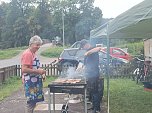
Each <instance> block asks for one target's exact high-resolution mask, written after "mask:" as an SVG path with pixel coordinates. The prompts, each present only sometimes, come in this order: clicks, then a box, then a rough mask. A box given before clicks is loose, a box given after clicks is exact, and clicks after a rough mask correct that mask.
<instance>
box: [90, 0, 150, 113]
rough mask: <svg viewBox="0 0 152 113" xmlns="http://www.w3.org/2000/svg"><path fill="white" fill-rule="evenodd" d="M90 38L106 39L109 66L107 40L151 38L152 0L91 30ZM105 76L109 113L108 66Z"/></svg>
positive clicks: (147, 0) (145, 0) (145, 1)
mask: <svg viewBox="0 0 152 113" xmlns="http://www.w3.org/2000/svg"><path fill="white" fill-rule="evenodd" d="M90 38H107V48H108V49H107V50H108V51H107V58H108V60H107V64H109V48H110V47H109V39H113V38H118V39H124V38H142V39H146V38H152V0H144V1H143V2H141V3H139V4H137V5H136V6H134V7H132V8H131V9H129V10H127V11H126V12H124V13H122V14H120V15H119V16H117V17H116V18H114V19H113V20H111V21H109V22H107V23H106V24H104V25H102V26H100V27H98V28H96V29H94V30H92V31H91V32H90ZM107 75H108V76H107V98H108V113H109V94H110V93H109V92H110V91H109V65H108V66H107Z"/></svg>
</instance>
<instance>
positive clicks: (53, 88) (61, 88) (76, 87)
mask: <svg viewBox="0 0 152 113" xmlns="http://www.w3.org/2000/svg"><path fill="white" fill-rule="evenodd" d="M48 88H49V91H48V94H49V103H48V107H49V113H51V94H50V93H51V92H52V93H53V99H52V101H53V113H55V93H69V94H83V95H84V113H87V100H86V93H87V88H86V82H85V81H84V82H82V81H81V82H79V83H51V84H49V85H48Z"/></svg>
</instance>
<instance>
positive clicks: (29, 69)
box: [21, 35, 46, 113]
mask: <svg viewBox="0 0 152 113" xmlns="http://www.w3.org/2000/svg"><path fill="white" fill-rule="evenodd" d="M41 45H42V40H41V38H40V37H39V36H37V35H35V36H33V37H31V39H30V41H29V48H28V49H27V50H25V51H24V52H23V54H22V57H21V64H22V81H23V83H24V88H25V96H26V98H27V104H26V110H25V111H26V113H33V111H34V108H35V106H36V103H37V102H40V101H44V96H43V91H42V87H43V84H42V78H43V77H44V75H43V74H45V72H46V71H45V70H43V69H41V68H40V62H39V60H38V59H37V57H36V55H35V53H36V52H37V51H38V49H39V48H40V46H41Z"/></svg>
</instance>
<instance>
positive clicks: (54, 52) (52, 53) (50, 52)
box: [41, 47, 64, 58]
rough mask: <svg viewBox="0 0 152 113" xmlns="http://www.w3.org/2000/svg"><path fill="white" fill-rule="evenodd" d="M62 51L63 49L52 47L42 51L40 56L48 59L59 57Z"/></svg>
mask: <svg viewBox="0 0 152 113" xmlns="http://www.w3.org/2000/svg"><path fill="white" fill-rule="evenodd" d="M63 50H64V48H63V47H52V48H49V49H47V50H45V51H43V52H42V53H41V55H42V56H45V57H49V58H54V57H59V56H60V54H61V52H62V51H63Z"/></svg>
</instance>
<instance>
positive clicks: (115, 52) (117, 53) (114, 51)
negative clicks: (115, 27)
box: [112, 49, 125, 55]
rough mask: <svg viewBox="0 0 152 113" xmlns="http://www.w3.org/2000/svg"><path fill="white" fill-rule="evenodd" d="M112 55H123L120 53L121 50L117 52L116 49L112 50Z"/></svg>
mask: <svg viewBox="0 0 152 113" xmlns="http://www.w3.org/2000/svg"><path fill="white" fill-rule="evenodd" d="M112 53H113V54H115V55H125V53H124V52H122V51H121V50H118V49H113V51H112Z"/></svg>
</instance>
